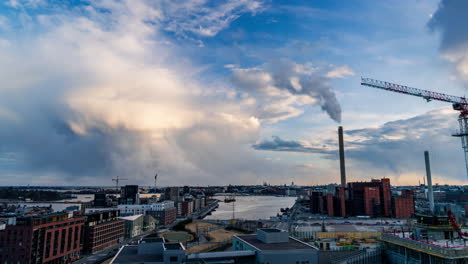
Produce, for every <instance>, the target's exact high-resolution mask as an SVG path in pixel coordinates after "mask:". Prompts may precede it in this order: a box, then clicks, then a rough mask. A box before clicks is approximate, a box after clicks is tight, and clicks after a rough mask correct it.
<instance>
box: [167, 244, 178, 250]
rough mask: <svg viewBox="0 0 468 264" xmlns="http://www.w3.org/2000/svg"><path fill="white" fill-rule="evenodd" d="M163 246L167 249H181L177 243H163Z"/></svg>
mask: <svg viewBox="0 0 468 264" xmlns="http://www.w3.org/2000/svg"><path fill="white" fill-rule="evenodd" d="M164 247H165V248H166V249H167V250H181V249H182V247H181V246H180V244H179V243H164Z"/></svg>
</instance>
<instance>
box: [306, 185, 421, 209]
mask: <svg viewBox="0 0 468 264" xmlns="http://www.w3.org/2000/svg"><path fill="white" fill-rule="evenodd" d="M334 193H335V195H333V194H332V193H329V192H328V191H327V190H324V191H315V192H312V193H311V196H310V211H311V213H313V214H325V215H328V216H341V217H344V216H370V217H395V218H408V217H410V216H411V215H412V214H413V213H414V195H413V194H412V192H409V191H404V192H403V194H402V195H401V196H400V197H396V196H395V197H393V196H392V192H391V185H390V179H387V178H383V179H380V180H378V179H372V180H371V181H370V182H349V183H347V187H346V188H343V187H341V186H340V187H336V190H335V192H334Z"/></svg>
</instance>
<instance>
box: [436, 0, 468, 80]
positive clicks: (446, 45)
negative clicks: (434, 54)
mask: <svg viewBox="0 0 468 264" xmlns="http://www.w3.org/2000/svg"><path fill="white" fill-rule="evenodd" d="M466 10H468V2H467V1H464V0H442V1H441V2H440V4H439V8H438V9H437V11H436V12H435V13H434V15H433V16H432V18H431V20H430V21H429V27H430V28H431V29H432V30H435V31H438V32H440V34H441V44H440V49H441V52H442V56H443V57H444V58H445V59H447V60H448V61H450V62H452V63H453V64H454V65H455V70H456V72H457V74H458V76H459V77H460V78H461V79H462V80H465V81H467V82H468V34H466V25H468V16H467V15H466Z"/></svg>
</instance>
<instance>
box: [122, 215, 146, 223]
mask: <svg viewBox="0 0 468 264" xmlns="http://www.w3.org/2000/svg"><path fill="white" fill-rule="evenodd" d="M140 216H143V215H142V214H139V215H131V216H121V217H119V218H120V219H123V220H129V221H135V220H137V219H138V218H139V217H140Z"/></svg>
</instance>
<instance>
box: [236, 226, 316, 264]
mask: <svg viewBox="0 0 468 264" xmlns="http://www.w3.org/2000/svg"><path fill="white" fill-rule="evenodd" d="M232 244H233V245H232V246H233V249H234V250H238V251H254V252H255V255H256V263H259V264H260V263H269V264H297V263H301V264H302V263H303V264H313V263H318V256H319V251H318V249H317V248H315V247H313V246H311V245H309V244H307V243H304V242H302V241H300V240H297V239H295V238H292V237H290V236H289V233H288V232H287V231H283V230H279V229H257V234H251V235H236V236H233V239H232Z"/></svg>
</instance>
